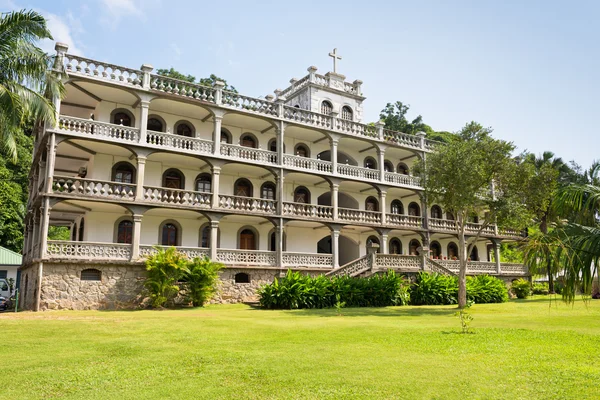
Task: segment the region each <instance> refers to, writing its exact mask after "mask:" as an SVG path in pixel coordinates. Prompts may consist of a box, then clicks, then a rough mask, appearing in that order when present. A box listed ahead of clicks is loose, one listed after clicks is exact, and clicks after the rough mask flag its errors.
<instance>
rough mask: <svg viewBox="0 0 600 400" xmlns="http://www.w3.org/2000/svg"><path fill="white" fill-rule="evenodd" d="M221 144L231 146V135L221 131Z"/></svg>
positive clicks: (223, 130)
mask: <svg viewBox="0 0 600 400" xmlns="http://www.w3.org/2000/svg"><path fill="white" fill-rule="evenodd" d="M221 143H229V144H231V133H229V132H228V131H227V130H225V129H221Z"/></svg>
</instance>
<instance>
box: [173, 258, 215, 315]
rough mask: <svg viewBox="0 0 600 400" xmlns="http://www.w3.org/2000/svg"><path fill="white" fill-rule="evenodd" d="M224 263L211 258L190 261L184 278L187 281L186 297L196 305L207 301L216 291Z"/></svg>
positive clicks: (185, 284) (198, 305) (185, 285)
mask: <svg viewBox="0 0 600 400" xmlns="http://www.w3.org/2000/svg"><path fill="white" fill-rule="evenodd" d="M222 268H223V264H220V263H216V262H212V261H211V260H210V258H208V257H204V258H198V257H196V258H194V259H193V260H192V261H189V262H188V266H187V271H186V272H185V274H184V276H183V278H182V280H183V281H184V282H185V283H184V287H185V289H186V298H187V300H189V301H191V302H192V305H193V306H194V307H200V306H202V305H204V303H206V302H207V301H208V300H209V299H210V298H211V296H212V295H213V293H214V292H215V284H216V283H217V279H218V278H219V271H220V270H221V269H222Z"/></svg>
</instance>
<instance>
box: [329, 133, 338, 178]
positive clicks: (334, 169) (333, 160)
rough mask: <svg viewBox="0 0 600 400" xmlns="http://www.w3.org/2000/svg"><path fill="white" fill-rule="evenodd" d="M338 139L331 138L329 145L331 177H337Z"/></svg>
mask: <svg viewBox="0 0 600 400" xmlns="http://www.w3.org/2000/svg"><path fill="white" fill-rule="evenodd" d="M338 143H339V139H338V138H331V140H330V141H329V144H330V145H331V150H330V152H331V172H332V173H333V175H337V173H338V168H337V166H338Z"/></svg>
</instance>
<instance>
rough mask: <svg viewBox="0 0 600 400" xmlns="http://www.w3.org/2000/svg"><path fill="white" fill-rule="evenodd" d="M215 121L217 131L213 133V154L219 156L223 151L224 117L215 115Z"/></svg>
mask: <svg viewBox="0 0 600 400" xmlns="http://www.w3.org/2000/svg"><path fill="white" fill-rule="evenodd" d="M213 119H214V121H215V130H214V132H213V154H215V155H216V154H219V153H220V149H221V124H222V122H223V117H222V116H220V115H215V116H214V117H213Z"/></svg>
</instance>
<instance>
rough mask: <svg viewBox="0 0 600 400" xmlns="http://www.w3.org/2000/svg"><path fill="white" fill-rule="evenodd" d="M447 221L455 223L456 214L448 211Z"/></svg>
mask: <svg viewBox="0 0 600 400" xmlns="http://www.w3.org/2000/svg"><path fill="white" fill-rule="evenodd" d="M446 219H447V220H450V221H454V214H452V213H451V212H450V211H446Z"/></svg>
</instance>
